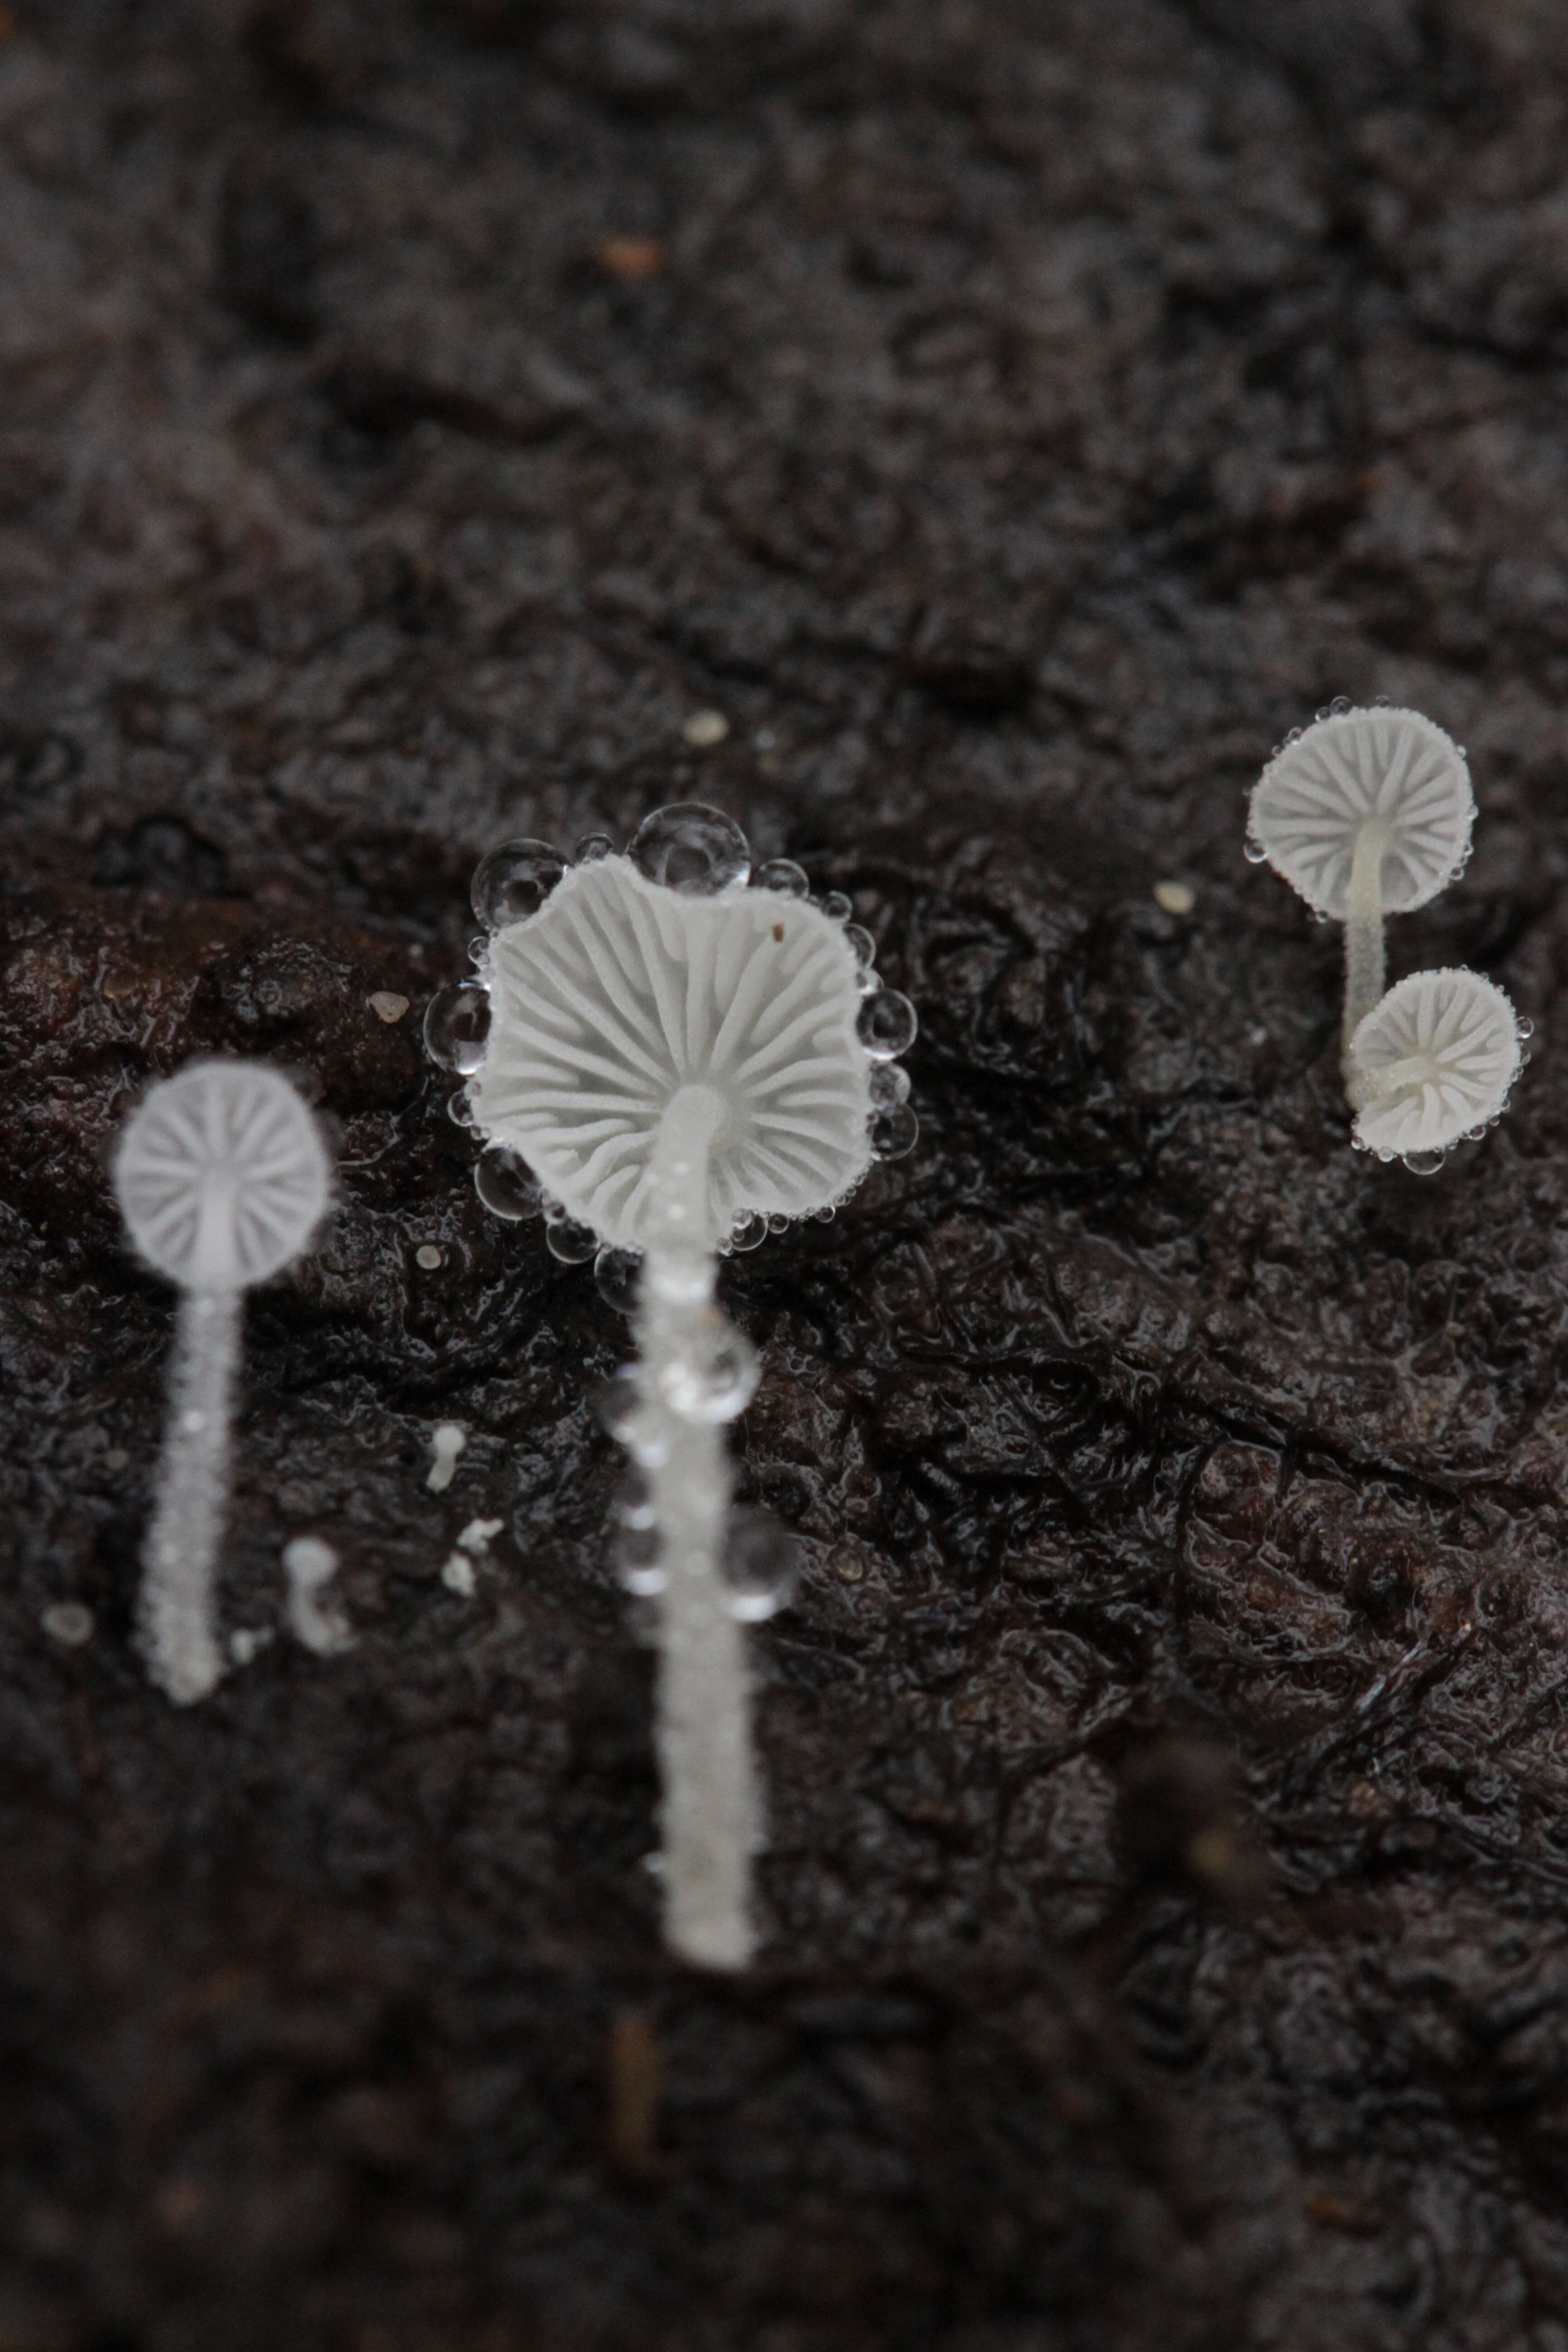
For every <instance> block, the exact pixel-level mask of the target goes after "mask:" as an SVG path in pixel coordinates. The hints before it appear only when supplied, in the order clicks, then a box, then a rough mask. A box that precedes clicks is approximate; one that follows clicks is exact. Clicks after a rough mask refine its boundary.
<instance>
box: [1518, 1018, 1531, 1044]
mask: <svg viewBox="0 0 1568 2352" xmlns="http://www.w3.org/2000/svg"><path fill="white" fill-rule="evenodd" d="M1534 1034H1535V1024H1534V1022H1533V1021H1531V1018H1530V1016H1529V1015H1528V1013H1521V1015H1520V1018H1519V1020H1518V1021H1517V1022H1516V1023H1515V1024H1514V1035H1515V1036H1516V1037H1517V1038H1518V1039H1519V1042H1520V1044H1521V1045H1523V1043H1524V1041H1525V1039H1526V1038H1527V1037H1533V1036H1534Z"/></svg>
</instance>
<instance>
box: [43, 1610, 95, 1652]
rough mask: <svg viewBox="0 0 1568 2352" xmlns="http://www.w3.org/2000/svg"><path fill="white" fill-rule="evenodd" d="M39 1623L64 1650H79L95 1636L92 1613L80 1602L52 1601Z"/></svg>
mask: <svg viewBox="0 0 1568 2352" xmlns="http://www.w3.org/2000/svg"><path fill="white" fill-rule="evenodd" d="M39 1622H40V1623H41V1624H42V1626H43V1629H44V1631H45V1633H47V1635H48V1637H49V1639H50V1641H51V1642H58V1643H59V1644H60V1646H61V1647H62V1649H67V1650H79V1649H80V1647H81V1645H82V1643H84V1642H90V1641H91V1639H92V1636H93V1632H94V1622H93V1614H92V1612H91V1610H90V1609H89V1608H88V1607H87V1606H86V1604H85V1603H84V1602H82V1601H50V1603H49V1605H48V1607H47V1609H46V1610H45V1612H44V1613H43V1616H42V1618H41V1619H40V1621H39Z"/></svg>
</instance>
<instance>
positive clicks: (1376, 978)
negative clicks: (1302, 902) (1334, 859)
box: [1342, 824, 1387, 1079]
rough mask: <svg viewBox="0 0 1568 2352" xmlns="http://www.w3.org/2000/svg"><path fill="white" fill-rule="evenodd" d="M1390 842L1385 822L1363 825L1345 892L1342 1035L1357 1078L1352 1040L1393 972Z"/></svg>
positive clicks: (1347, 1065)
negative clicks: (1386, 948) (1387, 896)
mask: <svg viewBox="0 0 1568 2352" xmlns="http://www.w3.org/2000/svg"><path fill="white" fill-rule="evenodd" d="M1386 847H1387V838H1386V835H1384V829H1383V827H1382V826H1381V825H1380V824H1363V826H1362V828H1361V830H1360V832H1359V833H1358V834H1357V835H1356V837H1355V847H1354V849H1353V850H1352V853H1351V878H1350V887H1349V889H1348V890H1347V892H1346V894H1345V1018H1344V1028H1343V1031H1342V1039H1343V1052H1344V1061H1345V1076H1346V1077H1347V1079H1348V1078H1349V1077H1350V1076H1351V1075H1352V1070H1351V1060H1350V1049H1351V1039H1352V1037H1353V1036H1354V1035H1355V1033H1356V1031H1357V1030H1358V1029H1359V1028H1360V1026H1361V1024H1362V1023H1363V1021H1364V1020H1365V1018H1366V1016H1367V1014H1368V1013H1370V1012H1371V1011H1372V1008H1373V1005H1374V1004H1377V1003H1381V1002H1382V998H1383V992H1384V983H1385V981H1386V977H1387V973H1386V967H1385V964H1384V952H1383V858H1384V850H1385V849H1386Z"/></svg>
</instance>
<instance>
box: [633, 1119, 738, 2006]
mask: <svg viewBox="0 0 1568 2352" xmlns="http://www.w3.org/2000/svg"><path fill="white" fill-rule="evenodd" d="M720 1115H721V1105H720V1102H719V1098H718V1097H717V1096H716V1095H715V1094H713V1093H712V1092H711V1090H710V1088H708V1087H682V1088H681V1090H680V1092H679V1094H677V1095H676V1096H675V1097H674V1098H673V1099H672V1101H671V1102H670V1104H669V1106H668V1108H667V1110H666V1111H665V1114H664V1118H663V1121H662V1123H661V1125H660V1129H659V1133H658V1142H657V1143H656V1145H655V1148H654V1156H653V1168H652V1175H653V1201H652V1207H651V1218H650V1231H649V1236H648V1244H647V1253H646V1255H645V1257H644V1262H643V1278H642V1289H641V1295H640V1298H639V1302H638V1311H637V1338H638V1343H639V1346H640V1349H641V1355H642V1363H641V1385H642V1399H643V1402H642V1405H641V1407H640V1410H639V1413H638V1427H637V1449H638V1451H639V1452H640V1453H641V1454H642V1457H643V1459H644V1461H645V1462H646V1463H647V1465H648V1475H649V1481H650V1484H651V1486H652V1490H653V1502H654V1509H655V1512H656V1514H657V1517H658V1531H659V1549H660V1558H661V1559H662V1561H663V1564H664V1570H665V1576H666V1582H665V1586H664V1591H663V1592H662V1594H661V1596H660V1601H659V1654H658V1757H659V1768H660V1773H661V1777H662V1780H663V1789H664V1801H663V1815H662V1820H663V1832H664V1904H665V1916H664V1932H665V1940H666V1942H667V1943H668V1945H669V1947H670V1948H671V1950H673V1951H676V1952H679V1954H680V1955H681V1957H682V1958H685V1959H689V1960H693V1961H696V1962H697V1963H698V1964H699V1965H700V1966H701V1967H704V1968H711V1969H739V1968H743V1967H744V1966H745V1964H746V1962H747V1960H748V1959H749V1958H751V1953H752V1925H751V1916H750V1908H751V1906H750V1892H751V1873H752V1850H753V1848H754V1845H755V1843H756V1831H757V1803H756V1794H755V1785H754V1776H753V1770H752V1736H751V1706H750V1698H749V1693H748V1686H747V1675H746V1658H745V1642H744V1636H743V1635H742V1631H741V1627H740V1625H739V1624H738V1623H737V1622H736V1620H735V1617H734V1615H733V1613H732V1612H731V1608H730V1605H729V1601H728V1598H727V1596H726V1593H725V1590H724V1582H723V1554H724V1533H725V1524H726V1520H727V1518H728V1516H729V1507H730V1484H731V1482H730V1465H729V1454H728V1448H727V1446H726V1444H725V1442H724V1435H723V1431H722V1429H721V1426H720V1425H719V1423H717V1421H715V1420H706V1419H703V1418H702V1417H701V1407H700V1382H701V1378H702V1370H703V1368H704V1367H705V1366H706V1365H708V1364H709V1363H710V1362H711V1361H712V1360H713V1357H714V1352H715V1349H721V1348H722V1345H723V1339H724V1335H725V1333H726V1332H727V1330H728V1328H729V1327H728V1326H727V1325H726V1324H725V1322H724V1320H723V1318H721V1316H720V1315H719V1313H718V1311H717V1309H716V1308H715V1307H714V1305H713V1283H714V1275H715V1270H716V1267H715V1258H714V1241H715V1235H714V1233H713V1229H712V1223H711V1216H710V1209H709V1202H708V1191H709V1184H708V1161H709V1153H710V1149H711V1146H712V1142H713V1137H714V1133H715V1131H716V1129H717V1126H718V1121H719V1118H720ZM694 1384H695V1385H694ZM694 1399H698V1400H699V1401H698V1402H697V1409H696V1410H695V1411H693V1410H691V1409H690V1408H691V1406H692V1404H693V1401H694Z"/></svg>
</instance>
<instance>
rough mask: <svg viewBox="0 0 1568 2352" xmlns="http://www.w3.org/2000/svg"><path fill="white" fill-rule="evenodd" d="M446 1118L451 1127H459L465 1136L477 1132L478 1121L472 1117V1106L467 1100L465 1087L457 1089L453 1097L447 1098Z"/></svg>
mask: <svg viewBox="0 0 1568 2352" xmlns="http://www.w3.org/2000/svg"><path fill="white" fill-rule="evenodd" d="M447 1118H449V1119H450V1120H451V1122H452V1125H453V1126H454V1127H460V1128H461V1129H463V1130H464V1132H465V1134H468V1135H472V1134H474V1133H475V1132H476V1131H477V1129H478V1128H479V1120H478V1119H477V1118H475V1116H474V1106H473V1104H472V1103H471V1102H470V1101H469V1100H468V1087H458V1091H457V1093H456V1094H455V1095H448V1096H447Z"/></svg>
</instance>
